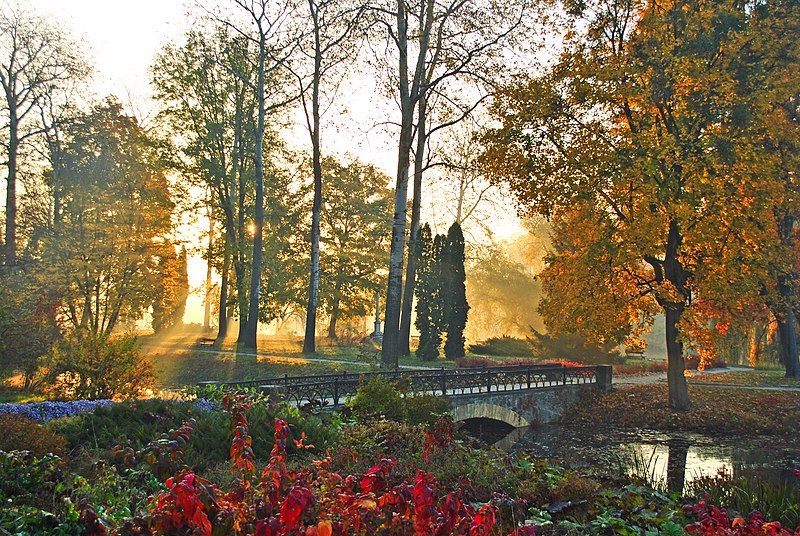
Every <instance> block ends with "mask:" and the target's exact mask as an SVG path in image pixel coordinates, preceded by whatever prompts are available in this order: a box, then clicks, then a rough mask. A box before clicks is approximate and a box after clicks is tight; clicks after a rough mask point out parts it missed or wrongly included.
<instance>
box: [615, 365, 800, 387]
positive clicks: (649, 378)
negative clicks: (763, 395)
mask: <svg viewBox="0 0 800 536" xmlns="http://www.w3.org/2000/svg"><path fill="white" fill-rule="evenodd" d="M733 371H738V372H753V369H752V368H750V367H737V366H730V367H726V368H716V369H711V370H707V371H705V372H704V373H703V374H720V373H723V372H733ZM696 377H697V376H696ZM699 377H700V378H702V375H700V376H699ZM665 381H667V373H666V372H654V373H651V374H638V375H635V376H615V377H614V378H613V381H612V383H613V384H614V385H620V386H625V387H630V386H633V385H647V384H652V383H659V382H665ZM689 385H693V386H698V387H727V388H734V389H750V390H757V391H800V385H798V386H794V385H743V384H737V383H721V382H704V381H698V380H696V379H695V380H694V381H692V382H690V383H689Z"/></svg>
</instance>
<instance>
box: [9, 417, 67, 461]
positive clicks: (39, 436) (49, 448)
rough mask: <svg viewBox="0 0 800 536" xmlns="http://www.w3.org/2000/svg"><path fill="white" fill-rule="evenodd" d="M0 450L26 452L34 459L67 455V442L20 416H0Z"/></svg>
mask: <svg viewBox="0 0 800 536" xmlns="http://www.w3.org/2000/svg"><path fill="white" fill-rule="evenodd" d="M0 430H2V433H0V450H5V451H12V450H27V451H29V452H31V453H32V454H33V455H34V456H36V457H42V456H44V455H46V454H54V455H56V456H61V457H63V456H64V455H65V454H66V453H67V440H66V439H65V438H64V436H61V435H59V434H57V433H55V432H53V431H51V430H49V429H47V428H45V427H44V426H42V425H40V424H39V423H37V422H35V421H33V420H31V419H28V418H26V417H23V416H21V415H11V414H3V415H0Z"/></svg>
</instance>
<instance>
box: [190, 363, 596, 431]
mask: <svg viewBox="0 0 800 536" xmlns="http://www.w3.org/2000/svg"><path fill="white" fill-rule="evenodd" d="M376 378H383V379H385V380H387V381H390V382H398V383H400V384H401V385H402V386H403V387H405V388H406V389H407V392H408V394H411V395H413V394H432V395H435V396H444V397H447V398H448V399H449V400H450V402H451V404H452V406H453V410H452V412H451V414H452V416H453V420H454V421H457V422H458V421H466V420H469V419H493V420H497V421H502V422H504V423H506V424H508V425H511V426H513V427H514V428H521V427H527V426H529V425H531V424H544V423H548V422H554V421H556V420H558V418H559V417H560V415H561V413H562V412H563V411H564V409H565V408H566V406H568V405H569V404H571V403H573V402H575V401H576V400H577V399H578V396H579V394H580V391H581V390H583V389H586V388H597V389H603V390H607V389H610V388H611V366H610V365H596V366H564V365H558V364H556V365H552V364H545V365H536V364H529V365H514V366H504V367H502V366H501V367H485V368H460V369H445V368H442V369H438V370H437V369H414V370H393V371H377V372H363V373H347V372H344V373H340V374H322V375H316V376H288V375H285V376H283V377H279V378H265V379H261V380H252V381H244V382H232V383H225V382H201V383H200V384H199V385H201V386H219V387H223V388H225V389H232V390H243V389H253V390H257V391H259V392H262V393H266V394H269V395H271V396H276V397H280V398H282V399H283V400H286V401H287V402H289V403H290V404H293V405H296V406H298V407H299V406H303V405H307V404H314V405H319V406H322V407H323V408H330V409H334V410H335V409H338V408H339V407H340V406H341V405H342V404H343V403H344V402H345V400H346V398H347V397H348V396H353V395H355V394H356V391H357V390H358V388H359V386H361V385H363V384H366V383H369V382H370V381H371V380H373V379H376Z"/></svg>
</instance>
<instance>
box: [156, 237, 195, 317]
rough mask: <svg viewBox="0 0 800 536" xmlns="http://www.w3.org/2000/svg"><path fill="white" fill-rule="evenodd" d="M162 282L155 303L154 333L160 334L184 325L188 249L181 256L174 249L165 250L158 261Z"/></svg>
mask: <svg viewBox="0 0 800 536" xmlns="http://www.w3.org/2000/svg"><path fill="white" fill-rule="evenodd" d="M158 275H159V279H160V281H158V283H157V287H156V297H155V300H154V301H153V331H155V332H156V333H159V332H161V331H166V330H169V329H170V328H173V327H175V326H180V325H182V324H183V314H184V312H185V311H186V298H187V297H188V296H189V274H188V273H187V263H186V247H185V246H182V247H181V252H180V255H178V254H176V253H175V248H174V247H169V248H165V251H164V253H163V255H162V256H161V257H160V258H159V260H158Z"/></svg>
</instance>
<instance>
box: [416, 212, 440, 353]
mask: <svg viewBox="0 0 800 536" xmlns="http://www.w3.org/2000/svg"><path fill="white" fill-rule="evenodd" d="M414 255H415V256H416V258H417V284H416V287H415V289H414V292H415V293H416V296H417V307H416V312H417V319H416V321H415V325H416V326H417V330H419V347H418V348H417V357H419V358H420V359H435V358H436V357H437V356H438V355H439V343H440V342H441V339H438V340H437V337H436V334H437V330H436V329H435V325H434V322H433V317H432V314H431V312H432V309H433V302H434V290H435V289H434V287H435V281H434V280H433V273H432V269H433V265H434V257H433V243H432V242H431V228H430V226H429V225H428V224H427V223H426V224H425V225H423V226H422V227H420V229H419V232H418V233H417V237H416V240H415V241H414Z"/></svg>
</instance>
